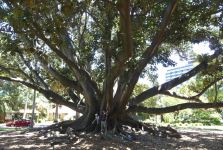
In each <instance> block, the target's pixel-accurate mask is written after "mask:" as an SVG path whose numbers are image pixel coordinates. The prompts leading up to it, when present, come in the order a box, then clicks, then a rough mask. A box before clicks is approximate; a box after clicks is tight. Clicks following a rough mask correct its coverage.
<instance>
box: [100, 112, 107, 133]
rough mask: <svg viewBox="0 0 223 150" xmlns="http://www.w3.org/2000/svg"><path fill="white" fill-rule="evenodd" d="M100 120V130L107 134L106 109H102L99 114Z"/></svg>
mask: <svg viewBox="0 0 223 150" xmlns="http://www.w3.org/2000/svg"><path fill="white" fill-rule="evenodd" d="M100 121H101V132H102V133H104V135H106V134H107V113H106V111H104V110H103V111H102V113H101V115H100Z"/></svg>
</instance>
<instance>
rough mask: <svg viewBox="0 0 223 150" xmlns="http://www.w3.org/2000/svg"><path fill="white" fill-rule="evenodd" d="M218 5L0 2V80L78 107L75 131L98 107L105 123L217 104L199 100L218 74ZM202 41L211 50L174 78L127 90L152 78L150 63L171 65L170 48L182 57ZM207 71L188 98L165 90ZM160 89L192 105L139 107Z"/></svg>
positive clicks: (119, 0) (137, 0)
mask: <svg viewBox="0 0 223 150" xmlns="http://www.w3.org/2000/svg"><path fill="white" fill-rule="evenodd" d="M222 9H223V3H222V1H221V0H215V1H209V0H208V1H188V0H181V1H180V0H179V1H178V0H171V1H169V0H168V1H167V0H163V1H146V0H132V1H130V0H114V1H111V0H105V1H98V0H84V1H73V0H66V1H63V0H52V1H37V0H25V1H13V0H1V1H0V23H1V34H0V41H1V46H0V58H1V59H0V62H1V63H0V79H2V80H7V81H12V82H18V83H21V84H23V85H25V86H27V87H29V88H32V89H35V90H37V91H38V92H40V93H42V94H43V95H44V96H45V97H46V98H47V99H49V101H51V102H54V103H58V104H61V105H66V106H68V107H70V108H72V109H74V110H76V111H78V112H81V113H83V116H82V117H80V118H79V120H77V122H78V128H79V129H84V128H86V127H87V126H88V125H89V124H90V123H91V121H92V119H93V117H94V114H95V113H98V112H100V111H102V110H103V109H106V110H107V111H108V112H109V120H110V121H111V122H122V121H124V120H125V118H128V117H127V116H128V114H129V113H130V112H136V111H137V112H145V113H166V112H170V111H176V110H179V109H185V108H188V107H189V108H201V107H205V108H209V107H222V106H223V103H219V104H212V103H202V102H201V101H200V100H199V97H200V96H201V95H202V94H203V93H204V92H203V91H206V90H207V89H208V88H209V87H210V86H209V84H213V83H212V82H214V83H216V84H218V83H217V82H219V81H221V80H222V60H223V59H222V43H221V42H222V23H223V21H222V16H223V14H222V12H223V11H222ZM202 41H207V42H209V44H210V48H211V49H212V51H213V54H212V55H206V56H205V57H202V59H200V63H199V64H198V65H197V66H196V67H195V68H194V69H192V70H191V71H189V72H187V73H186V74H184V75H182V76H181V77H178V78H175V79H173V80H171V81H168V82H166V83H164V84H162V85H159V86H157V84H154V86H153V87H151V88H150V86H148V87H149V88H148V89H146V90H144V91H142V92H141V93H140V94H138V95H133V91H134V89H135V87H137V86H136V85H137V82H138V80H139V78H140V77H145V76H148V78H151V80H152V81H154V78H155V77H156V76H157V75H158V74H157V72H156V71H157V64H162V65H163V66H164V67H168V66H173V65H175V62H174V60H171V59H170V55H171V54H173V53H177V54H179V55H180V56H181V57H187V54H188V53H190V50H189V49H188V45H190V44H192V43H199V42H202ZM201 51H202V49H201ZM215 62H216V63H215ZM217 62H218V63H217ZM213 65H214V67H213ZM219 68H220V69H219ZM210 73H213V74H215V75H216V77H215V78H214V79H213V80H207V83H205V84H203V85H204V86H202V87H203V88H201V89H199V91H197V92H198V94H197V95H195V96H191V97H186V96H182V95H177V93H171V92H170V91H169V90H171V89H172V88H173V87H176V86H177V85H179V84H181V83H183V82H185V81H187V80H189V79H190V78H191V77H194V76H197V75H200V77H202V81H201V82H204V80H205V76H208V75H210ZM211 76H213V75H211ZM154 83H155V82H154ZM219 85H220V84H219ZM159 94H163V95H168V96H172V97H177V98H182V99H185V100H191V101H193V103H184V104H182V105H180V106H173V107H171V108H156V109H152V111H151V108H146V107H143V108H142V106H140V105H139V104H140V103H141V102H143V101H145V100H147V99H148V98H151V97H154V96H156V95H159ZM80 122H81V124H80Z"/></svg>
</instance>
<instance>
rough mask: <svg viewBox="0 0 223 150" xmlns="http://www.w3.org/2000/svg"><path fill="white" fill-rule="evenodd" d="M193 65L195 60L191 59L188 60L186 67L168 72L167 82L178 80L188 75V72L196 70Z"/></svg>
mask: <svg viewBox="0 0 223 150" xmlns="http://www.w3.org/2000/svg"><path fill="white" fill-rule="evenodd" d="M193 64H194V59H193V58H191V59H189V60H188V62H187V64H186V65H184V66H181V67H175V68H173V69H169V70H167V72H166V75H165V78H166V82H167V81H170V80H172V79H174V78H177V77H179V76H181V75H182V74H185V73H187V72H188V71H190V70H191V69H193V68H194V65H193Z"/></svg>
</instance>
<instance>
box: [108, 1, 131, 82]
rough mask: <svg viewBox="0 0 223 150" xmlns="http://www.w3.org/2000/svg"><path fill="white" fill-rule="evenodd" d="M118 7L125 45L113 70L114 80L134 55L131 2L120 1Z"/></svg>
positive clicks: (121, 34)
mask: <svg viewBox="0 0 223 150" xmlns="http://www.w3.org/2000/svg"><path fill="white" fill-rule="evenodd" d="M117 7H118V10H119V13H120V32H121V33H120V36H121V39H122V43H123V51H122V52H121V54H120V55H119V57H118V61H117V64H116V65H115V66H114V67H113V68H112V78H113V80H115V78H116V77H117V76H118V75H119V74H120V73H121V72H122V71H123V70H124V68H125V67H126V63H127V61H128V59H129V58H130V57H131V56H132V55H133V39H132V23H131V18H130V0H119V1H118V4H117Z"/></svg>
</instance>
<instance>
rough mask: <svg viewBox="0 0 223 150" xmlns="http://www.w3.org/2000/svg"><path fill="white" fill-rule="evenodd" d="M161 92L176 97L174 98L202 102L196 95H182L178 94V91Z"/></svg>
mask: <svg viewBox="0 0 223 150" xmlns="http://www.w3.org/2000/svg"><path fill="white" fill-rule="evenodd" d="M160 94H162V95H166V96H170V97H174V98H178V99H183V100H189V101H194V102H199V103H200V102H202V101H201V100H200V99H199V97H196V96H192V97H186V96H181V95H177V94H176V93H171V92H170V91H163V92H161V93H160Z"/></svg>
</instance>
